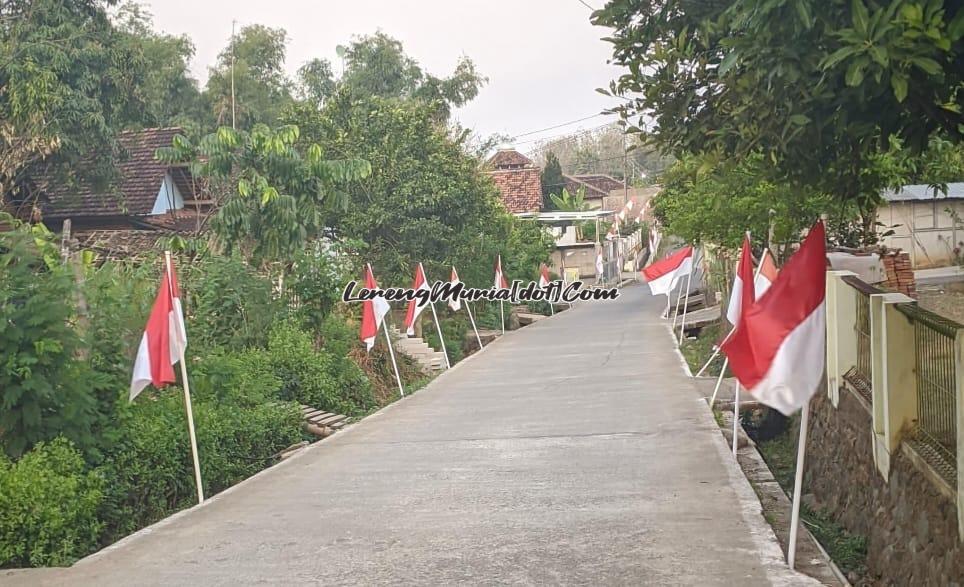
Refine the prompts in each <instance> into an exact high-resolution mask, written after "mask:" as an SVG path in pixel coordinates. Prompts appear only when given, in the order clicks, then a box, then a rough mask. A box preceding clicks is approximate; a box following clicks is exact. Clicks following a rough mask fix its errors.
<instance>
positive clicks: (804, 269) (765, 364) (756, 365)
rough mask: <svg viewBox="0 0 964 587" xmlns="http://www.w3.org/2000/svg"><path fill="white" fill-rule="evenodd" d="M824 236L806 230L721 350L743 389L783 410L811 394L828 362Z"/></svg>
mask: <svg viewBox="0 0 964 587" xmlns="http://www.w3.org/2000/svg"><path fill="white" fill-rule="evenodd" d="M825 240H826V234H825V232H824V226H823V223H822V222H818V223H817V224H815V225H814V227H813V229H811V230H810V234H808V235H807V238H806V239H805V240H804V241H803V244H802V245H801V246H800V250H798V251H797V252H796V253H795V254H794V255H793V257H791V258H790V260H789V261H787V264H786V265H785V266H784V267H783V270H782V271H781V272H780V274H779V275H778V276H777V278H776V280H775V281H774V282H773V286H772V287H771V288H770V290H769V292H768V293H767V295H765V296H762V297H760V298H759V300H757V301H756V302H754V303H753V304H752V305H751V306H750V307H749V308H744V310H743V312H742V315H741V316H740V321H739V323H738V324H737V327H736V330H735V331H734V333H733V336H731V337H730V338H729V339H728V340H727V341H726V342H724V343H723V345H722V349H723V352H724V353H725V354H726V356H727V358H729V360H730V368H731V369H732V371H733V374H734V375H735V376H736V378H737V379H738V380H739V382H740V383H741V384H743V387H745V388H746V389H747V390H749V391H750V393H751V394H753V396H754V397H756V398H757V399H758V400H759V401H760V402H761V403H764V404H766V405H768V406H770V407H772V408H774V409H776V410H779V411H780V412H782V413H784V414H787V415H789V414H791V413H792V412H795V411H796V410H798V409H800V407H802V406H803V405H804V404H806V403H807V401H808V400H809V399H810V397H811V396H812V395H813V394H814V392H815V391H816V389H817V386H818V385H819V383H820V380H821V379H822V377H823V367H824V361H825V360H826V355H825V346H826V315H825V305H824V300H825V297H826V269H827V255H826V243H825Z"/></svg>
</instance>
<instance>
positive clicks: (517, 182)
mask: <svg viewBox="0 0 964 587" xmlns="http://www.w3.org/2000/svg"><path fill="white" fill-rule="evenodd" d="M485 168H486V170H487V172H488V174H489V177H491V178H492V181H493V182H494V183H495V185H496V187H498V188H499V193H500V194H501V196H502V203H503V204H505V207H506V209H507V210H509V212H512V213H515V214H518V213H521V212H538V211H539V210H540V209H541V208H542V170H540V169H539V168H538V167H536V165H535V164H534V163H533V162H532V160H531V159H529V158H528V157H526V156H525V155H523V154H522V153H520V152H518V151H516V150H514V149H503V150H500V151H499V152H497V153H496V154H495V155H493V156H492V157H491V158H490V159H489V160H488V161H487V162H486V164H485Z"/></svg>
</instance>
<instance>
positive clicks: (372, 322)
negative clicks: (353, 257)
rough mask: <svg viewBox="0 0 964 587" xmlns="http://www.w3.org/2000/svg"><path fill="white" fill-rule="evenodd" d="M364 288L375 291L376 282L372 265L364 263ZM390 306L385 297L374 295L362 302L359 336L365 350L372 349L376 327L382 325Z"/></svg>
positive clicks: (376, 331)
mask: <svg viewBox="0 0 964 587" xmlns="http://www.w3.org/2000/svg"><path fill="white" fill-rule="evenodd" d="M365 289H368V290H372V291H375V290H377V289H378V283H377V282H376V281H375V276H374V275H372V266H371V265H365ZM389 309H390V307H389V305H388V302H387V301H385V298H382V297H376V298H375V299H373V300H368V301H365V302H362V323H361V333H360V338H361V340H362V342H363V343H365V347H366V350H369V351H370V350H372V347H373V346H375V337H376V336H378V329H379V328H381V326H382V320H383V319H384V318H385V314H387V313H388V311H389Z"/></svg>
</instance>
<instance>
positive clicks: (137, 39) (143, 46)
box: [114, 2, 211, 134]
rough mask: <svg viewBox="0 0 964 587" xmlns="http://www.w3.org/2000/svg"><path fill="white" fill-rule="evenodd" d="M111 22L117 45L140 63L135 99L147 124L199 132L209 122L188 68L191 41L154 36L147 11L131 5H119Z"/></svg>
mask: <svg viewBox="0 0 964 587" xmlns="http://www.w3.org/2000/svg"><path fill="white" fill-rule="evenodd" d="M114 20H115V23H116V26H117V30H118V31H119V33H120V38H121V40H122V41H121V42H122V43H123V44H124V45H126V46H127V47H129V49H130V51H131V52H132V53H135V54H138V55H139V56H140V57H141V59H142V61H143V65H142V75H143V81H142V83H141V84H140V85H139V87H138V97H139V100H140V102H141V103H142V104H143V105H144V110H145V112H144V114H145V116H146V117H147V118H148V120H147V124H148V125H150V126H178V127H181V128H184V129H185V130H186V131H187V132H189V133H195V134H196V133H199V132H200V131H201V129H202V127H204V126H206V125H207V124H209V123H210V122H211V115H210V113H209V112H207V111H206V108H205V105H204V102H203V100H202V97H201V92H200V90H199V89H198V85H197V81H196V80H194V79H193V78H192V77H191V76H190V72H189V69H188V63H189V62H190V60H191V59H192V58H193V57H194V43H192V42H191V39H190V38H188V37H187V36H186V35H181V36H174V35H163V34H158V33H156V32H155V31H154V29H153V23H152V21H151V14H150V12H148V11H147V10H146V9H145V8H144V7H143V6H141V5H140V4H135V3H133V2H128V3H126V4H124V5H123V6H121V8H120V9H119V10H118V12H117V15H116V17H115V19H114Z"/></svg>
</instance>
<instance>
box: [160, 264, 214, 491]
mask: <svg viewBox="0 0 964 587" xmlns="http://www.w3.org/2000/svg"><path fill="white" fill-rule="evenodd" d="M164 262H165V263H166V264H167V280H168V291H169V292H171V297H172V298H173V296H174V289H173V284H172V283H171V281H170V280H171V252H170V251H164ZM178 346H180V345H178ZM178 355H179V356H178V362H179V363H180V364H181V383H182V387H183V388H184V408H185V411H186V412H187V432H188V436H189V437H190V439H191V458H192V459H193V460H194V483H195V485H196V487H197V502H198V503H201V502H203V501H204V484H203V482H202V481H201V461H200V459H199V458H198V453H197V436H196V435H195V433H194V411H193V410H192V409H191V387H190V385H189V384H188V380H187V361H186V360H185V359H184V349H183V348H179V349H178Z"/></svg>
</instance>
